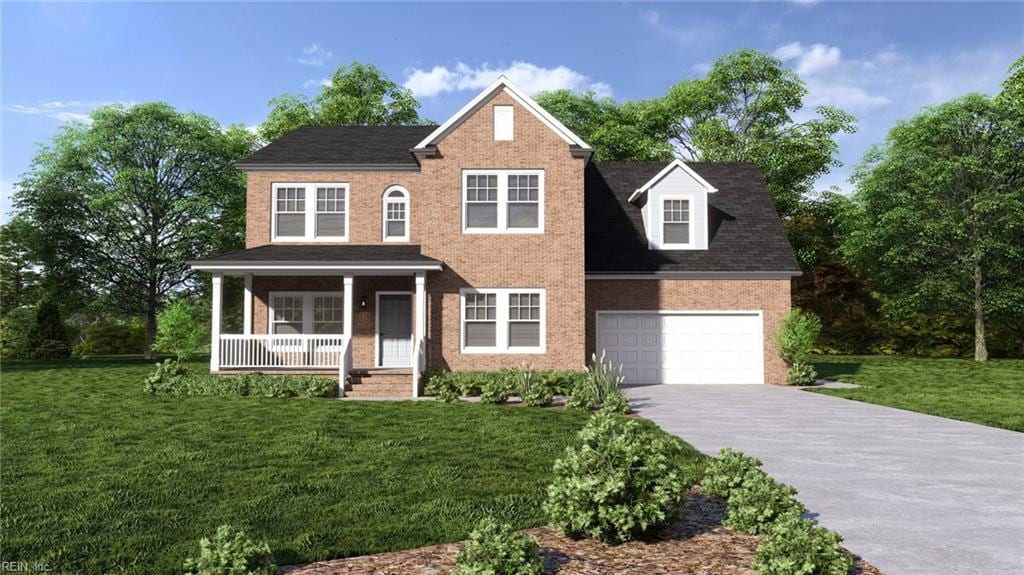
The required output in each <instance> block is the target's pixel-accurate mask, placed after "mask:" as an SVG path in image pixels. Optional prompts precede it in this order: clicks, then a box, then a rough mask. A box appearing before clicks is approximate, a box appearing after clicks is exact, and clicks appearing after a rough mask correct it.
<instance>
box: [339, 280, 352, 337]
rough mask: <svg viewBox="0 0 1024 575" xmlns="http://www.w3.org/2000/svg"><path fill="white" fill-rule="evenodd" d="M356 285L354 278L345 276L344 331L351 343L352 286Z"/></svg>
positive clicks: (343, 286)
mask: <svg viewBox="0 0 1024 575" xmlns="http://www.w3.org/2000/svg"><path fill="white" fill-rule="evenodd" d="M354 283H355V282H354V281H353V277H352V276H344V277H343V278H342V283H341V285H342V289H343V290H344V293H343V294H342V297H343V298H344V299H343V301H344V304H343V307H342V324H343V325H342V331H344V332H345V337H347V338H348V339H349V341H352V295H353V294H352V291H353V288H352V286H353V284H354Z"/></svg>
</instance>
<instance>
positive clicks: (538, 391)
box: [511, 367, 555, 407]
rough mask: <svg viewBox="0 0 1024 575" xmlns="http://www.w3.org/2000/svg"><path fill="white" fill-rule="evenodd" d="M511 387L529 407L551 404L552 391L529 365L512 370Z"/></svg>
mask: <svg viewBox="0 0 1024 575" xmlns="http://www.w3.org/2000/svg"><path fill="white" fill-rule="evenodd" d="M511 379H512V387H513V388H514V389H515V392H516V393H517V394H519V398H520V399H522V400H523V404H524V405H528V406H530V407H546V406H548V405H551V400H552V399H553V398H554V395H555V394H554V391H552V389H551V388H550V387H548V385H547V383H545V382H544V381H543V380H542V379H541V376H540V374H539V373H538V372H536V371H534V370H533V369H531V368H529V367H522V368H520V369H515V370H512V373H511Z"/></svg>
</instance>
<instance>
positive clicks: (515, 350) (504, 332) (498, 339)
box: [459, 288, 548, 355]
mask: <svg viewBox="0 0 1024 575" xmlns="http://www.w3.org/2000/svg"><path fill="white" fill-rule="evenodd" d="M471 293H479V294H495V295H496V296H497V297H496V300H497V301H496V302H495V305H496V306H497V307H496V309H495V315H494V321H495V339H494V342H495V346H494V347H469V348H467V347H466V334H465V331H466V321H465V318H466V294H471ZM513 293H529V294H539V295H540V345H539V346H537V347H509V345H508V329H509V321H508V300H509V298H508V296H509V294H513ZM547 317H548V301H547V290H546V289H544V288H462V289H460V290H459V351H460V352H461V353H465V354H491V355H498V354H524V355H526V354H530V355H532V354H542V353H546V352H547V333H548V325H547Z"/></svg>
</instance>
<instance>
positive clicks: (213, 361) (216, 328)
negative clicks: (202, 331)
mask: <svg viewBox="0 0 1024 575" xmlns="http://www.w3.org/2000/svg"><path fill="white" fill-rule="evenodd" d="M223 280H224V274H213V278H212V287H213V289H212V292H213V302H212V305H211V306H210V307H211V310H212V313H211V315H212V317H211V320H210V321H211V323H210V371H212V372H216V371H220V307H221V299H222V298H221V283H222V282H223Z"/></svg>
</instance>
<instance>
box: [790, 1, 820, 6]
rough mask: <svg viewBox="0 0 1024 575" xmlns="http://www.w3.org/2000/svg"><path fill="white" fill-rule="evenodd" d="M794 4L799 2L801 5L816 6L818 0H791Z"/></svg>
mask: <svg viewBox="0 0 1024 575" xmlns="http://www.w3.org/2000/svg"><path fill="white" fill-rule="evenodd" d="M790 2H792V3H793V4H799V5H800V6H814V5H815V4H817V3H818V0H790Z"/></svg>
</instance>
